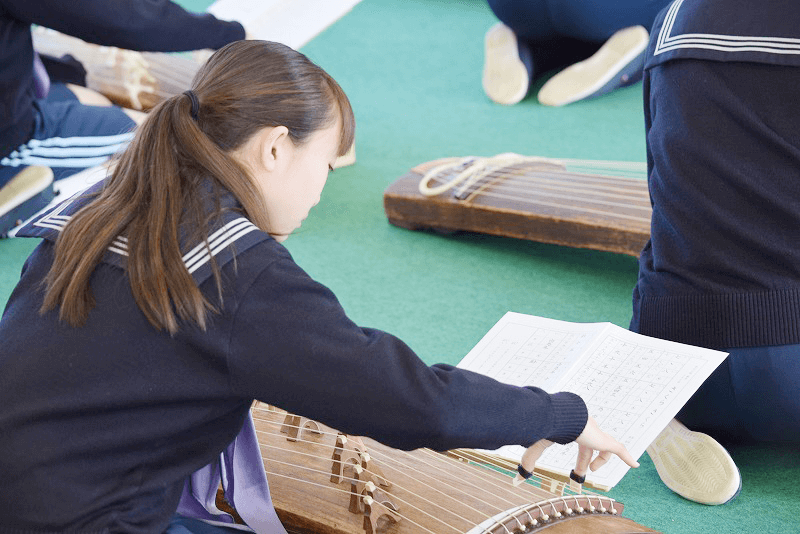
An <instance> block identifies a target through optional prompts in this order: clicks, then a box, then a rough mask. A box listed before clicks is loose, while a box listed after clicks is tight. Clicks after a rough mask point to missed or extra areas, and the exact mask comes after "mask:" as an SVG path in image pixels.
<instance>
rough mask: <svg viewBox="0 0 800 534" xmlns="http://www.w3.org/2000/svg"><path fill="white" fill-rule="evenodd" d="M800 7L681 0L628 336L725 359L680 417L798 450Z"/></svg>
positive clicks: (656, 41)
mask: <svg viewBox="0 0 800 534" xmlns="http://www.w3.org/2000/svg"><path fill="white" fill-rule="evenodd" d="M798 22H800V4H798V3H797V2H785V1H783V0H763V1H760V2H750V1H747V0H676V1H674V2H673V3H672V4H671V5H670V6H669V7H667V8H666V9H665V10H664V11H662V12H661V13H660V14H659V16H658V17H657V18H656V21H655V23H654V26H653V30H652V32H651V42H650V46H649V49H648V51H647V58H646V63H645V73H644V80H643V82H644V83H643V89H644V111H645V127H646V134H647V163H648V181H649V188H650V196H651V202H652V205H653V215H652V222H651V237H650V241H649V242H648V243H647V244H646V245H645V247H644V250H643V251H642V253H641V256H640V259H639V278H638V281H637V284H636V287H635V288H634V291H633V318H632V321H631V330H634V331H637V332H640V333H643V334H646V335H650V336H654V337H660V338H664V339H669V340H672V341H678V342H682V343H689V344H694V345H701V346H705V347H709V348H714V349H720V350H724V351H726V352H729V353H730V355H729V357H728V358H727V359H726V360H725V362H723V364H722V365H720V367H719V368H718V369H717V370H716V371H715V372H714V374H712V376H711V377H710V378H709V379H708V381H707V382H706V383H705V384H704V385H703V386H702V387H701V388H700V389H699V390H698V392H697V393H696V394H695V396H694V397H692V399H691V400H690V401H689V403H688V404H687V405H686V407H685V408H684V409H683V410H682V411H681V412H680V413H679V414H678V418H679V419H680V420H681V421H682V422H683V423H684V424H686V425H687V426H689V427H690V428H692V429H694V430H701V431H705V432H707V433H709V434H711V435H713V436H715V437H718V438H719V439H735V440H744V441H750V440H758V441H793V442H800V396H798V395H797V384H798V383H800V357H799V356H800V128H798V124H800V99H798V97H797V88H798V87H800V25H798Z"/></svg>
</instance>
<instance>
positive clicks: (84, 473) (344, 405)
mask: <svg viewBox="0 0 800 534" xmlns="http://www.w3.org/2000/svg"><path fill="white" fill-rule="evenodd" d="M97 187H101V185H98V186H97ZM86 199H87V197H86V196H79V197H77V198H74V199H71V200H69V201H67V202H66V203H65V204H62V205H61V206H59V207H57V208H54V209H53V210H51V211H50V212H49V213H46V214H44V215H42V216H41V217H39V218H37V220H35V221H32V222H30V223H28V224H27V225H26V226H25V227H24V228H22V229H21V230H20V232H19V233H18V236H30V237H39V238H43V239H42V242H41V243H40V245H39V246H38V247H37V248H36V249H35V251H34V252H33V253H32V254H31V256H30V258H29V259H28V260H27V262H26V263H25V265H24V267H23V272H22V277H21V279H20V282H19V285H18V286H17V287H16V289H15V290H14V292H13V293H12V295H11V297H10V299H9V301H8V305H7V307H6V310H5V312H4V315H3V319H2V321H1V322H0V339H3V343H2V344H0V428H2V429H3V431H2V432H0V472H2V473H3V484H0V532H3V533H8V532H21V531H25V530H37V531H48V530H51V531H56V530H59V531H60V530H63V529H67V528H69V529H72V530H74V531H78V532H90V531H96V532H118V531H124V532H142V533H144V532H162V531H163V530H164V529H165V528H166V526H167V524H168V522H169V519H170V517H171V516H172V514H173V513H174V512H175V509H176V507H177V504H178V499H179V497H180V494H181V490H182V488H183V482H184V480H185V479H186V477H187V476H188V475H190V474H191V473H193V472H194V471H196V470H197V469H199V468H201V467H203V466H204V465H206V464H208V463H209V462H211V461H212V460H215V459H216V458H218V457H219V454H220V452H221V451H222V450H223V449H224V448H225V447H226V446H227V445H228V444H229V443H230V442H231V441H232V440H233V439H234V437H235V436H236V435H237V432H238V431H239V429H240V428H241V425H242V422H243V420H244V417H245V416H246V414H247V413H248V408H249V406H250V403H251V401H252V400H253V399H258V400H261V401H264V402H267V403H270V404H273V405H276V406H278V407H280V408H283V409H286V410H289V411H292V412H295V413H299V414H302V415H305V416H307V417H309V418H312V419H315V420H318V421H321V422H324V423H325V424H328V425H330V426H332V427H335V428H338V429H340V430H342V431H343V432H346V433H350V434H355V435H369V436H371V437H373V438H375V439H378V440H379V441H381V442H383V443H386V444H388V445H390V446H394V447H398V448H402V449H412V448H416V447H420V446H429V447H433V448H435V449H448V448H453V447H482V448H488V449H492V448H496V447H498V446H500V445H503V444H520V445H523V446H527V445H530V444H532V443H533V442H534V441H536V440H538V439H541V438H548V439H550V440H553V441H556V442H559V443H565V442H569V441H572V440H574V439H575V438H576V437H577V436H578V435H579V434H580V432H581V431H582V430H583V427H584V425H585V423H586V418H587V412H586V407H585V404H584V403H583V401H582V400H581V399H580V398H579V397H577V396H576V395H573V394H571V393H556V394H553V395H550V394H548V393H546V392H544V391H542V390H540V389H536V388H519V387H514V386H508V385H503V384H500V383H498V382H496V381H494V380H492V379H489V378H487V377H484V376H481V375H478V374H475V373H471V372H468V371H464V370H461V369H457V368H454V367H452V366H449V365H434V366H428V365H426V364H425V363H423V362H422V360H420V359H419V358H418V357H417V356H416V355H415V354H414V352H413V351H412V350H411V349H410V348H409V347H408V346H406V345H405V344H404V343H403V342H402V341H400V340H399V339H397V338H396V337H394V336H392V335H390V334H387V333H385V332H382V331H379V330H374V329H370V328H361V327H359V326H357V325H355V324H354V323H353V322H352V321H350V319H348V317H347V315H346V314H345V312H344V310H343V309H342V307H341V306H340V304H339V302H338V301H337V299H336V298H335V296H334V295H333V294H332V293H331V291H330V290H329V289H327V288H326V287H325V286H323V285H321V284H319V283H317V282H315V281H314V280H312V279H311V278H310V277H309V276H308V275H307V274H306V273H305V272H304V271H303V270H302V269H301V268H300V267H299V266H298V265H297V264H296V263H295V262H294V261H293V260H292V257H291V256H290V254H289V252H288V251H287V250H286V249H285V248H284V247H283V246H282V245H281V244H279V243H278V242H276V241H275V240H274V239H272V238H271V237H270V236H269V235H267V234H266V233H264V232H262V231H260V230H258V229H257V228H256V227H255V226H254V225H253V224H252V223H251V222H250V221H249V220H247V219H246V218H245V217H243V216H242V214H241V210H240V209H238V206H237V205H236V203H235V202H233V201H232V200H231V198H230V197H225V198H224V199H223V206H226V207H227V209H226V211H224V214H223V216H222V219H221V220H220V221H219V224H217V225H216V226H215V227H214V229H213V231H212V232H211V235H210V240H209V244H208V246H206V245H204V244H202V243H184V244H185V245H186V246H185V247H184V248H182V250H185V255H184V258H183V259H184V262H185V264H186V266H187V269H189V270H190V271H191V272H192V275H193V276H194V278H195V280H196V281H197V283H198V286H199V287H200V288H201V290H202V291H203V292H204V294H205V295H206V296H207V298H208V299H209V300H210V301H211V302H214V303H218V304H219V308H220V313H219V314H212V315H210V316H209V324H208V327H207V330H206V331H202V330H201V329H200V328H198V327H196V326H194V325H192V324H182V325H181V328H180V330H179V332H178V333H177V334H175V335H174V336H170V335H169V334H168V333H166V332H159V331H156V330H155V329H154V328H153V327H152V326H151V325H150V324H149V323H148V322H147V320H146V319H145V317H144V315H143V314H142V313H141V311H140V310H139V309H138V308H137V306H136V304H135V302H134V299H133V296H132V294H131V290H130V286H129V282H128V279H127V277H126V274H125V265H126V261H127V256H126V254H127V246H126V239H125V237H124V236H120V237H119V238H117V239H115V240H114V242H113V243H112V245H111V246H110V247H109V250H108V252H107V253H106V254H105V257H104V258H103V260H102V261H101V263H100V264H99V265H98V266H97V268H96V269H95V271H94V273H93V275H92V277H91V289H92V292H93V294H94V297H95V299H96V306H95V308H93V309H92V311H91V312H90V314H89V317H88V320H87V321H86V324H85V325H84V326H82V327H80V328H72V327H69V326H67V325H65V324H64V323H62V322H59V321H58V318H57V311H50V312H48V313H46V314H44V315H40V314H39V308H40V306H41V302H42V285H41V284H42V280H43V278H44V277H45V275H46V274H47V272H48V270H49V268H50V265H51V264H52V261H53V253H54V244H53V241H54V240H55V239H56V237H57V236H58V234H59V231H60V230H61V229H62V228H63V227H64V225H65V224H66V223H67V222H68V220H69V218H70V217H71V215H72V214H73V213H75V211H76V210H77V209H79V208H80V206H81V205H83V204H84V203H85V202H86V201H87V200H86ZM212 257H213V259H214V261H216V263H217V265H218V266H219V268H220V271H221V274H222V279H223V285H224V291H223V300H222V302H221V303H220V302H219V299H218V297H217V291H216V285H215V282H214V277H213V276H212V270H211V263H210V260H211V258H212Z"/></svg>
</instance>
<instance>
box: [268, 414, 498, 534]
mask: <svg viewBox="0 0 800 534" xmlns="http://www.w3.org/2000/svg"><path fill="white" fill-rule="evenodd" d="M262 421H263V420H262ZM276 424H277V423H276ZM289 426H292V425H289ZM256 433H258V434H265V435H269V436H276V437H284V436H283V435H282V434H280V433H272V432H266V431H263V430H258V429H256ZM329 434H330V433H329ZM337 435H338V434H337ZM297 441H304V442H306V443H312V444H315V445H321V446H323V447H327V448H330V449H334V448H335V446H331V445H325V444H322V443H317V442H312V441H307V440H301V439H299V438H298V440H297ZM259 446H260V447H261V448H270V449H275V450H280V451H284V452H291V453H293V454H295V455H303V456H307V457H310V458H314V459H318V460H325V461H329V460H330V458H329V457H327V456H315V455H313V454H308V453H303V452H296V451H294V450H293V449H291V448H288V447H278V446H275V445H266V444H262V443H259ZM373 452H376V451H373ZM372 454H373V453H370V456H372ZM378 456H379V454H378V455H376V456H374V457H375V458H376V459H377V458H378ZM268 458H269V460H268V461H270V462H276V463H281V464H285V465H290V466H292V467H298V468H301V469H304V470H307V471H312V472H319V473H323V471H320V470H318V469H314V468H311V467H306V466H303V465H298V464H290V463H287V462H281V461H279V460H274V459H272V458H270V457H269V456H268ZM386 461H387V459H384V464H383V467H384V468H389V469H394V470H395V471H398V472H400V473H403V474H404V475H405V476H406V477H408V478H410V479H411V480H414V481H415V482H419V483H420V484H422V485H424V486H425V487H427V488H428V489H430V490H431V491H432V492H438V493H441V495H442V496H444V497H447V498H449V499H452V500H454V501H455V502H456V504H458V505H460V506H464V507H466V508H469V509H471V510H472V511H474V512H476V513H477V514H482V515H486V514H485V513H484V512H481V511H480V510H477V509H475V508H473V507H471V506H469V505H467V504H464V503H462V502H460V501H458V500H457V499H456V498H455V497H453V496H451V495H448V494H446V493H443V492H441V491H440V490H437V489H436V488H433V487H431V486H430V485H429V484H425V483H424V482H422V481H421V480H419V479H416V478H414V477H412V476H409V475H408V474H407V473H404V472H403V471H401V470H400V469H398V468H396V467H394V466H391V465H388V464H387V463H385V462H386ZM397 463H400V464H401V465H403V464H402V462H397ZM404 467H405V468H406V470H407V471H413V472H419V471H417V470H415V469H413V468H410V467H408V466H404ZM365 471H366V472H368V473H370V474H373V475H375V476H378V475H377V474H376V473H374V472H372V471H370V470H369V469H365ZM324 474H326V475H328V474H329V473H328V472H327V471H325V472H324ZM429 476H430V475H429ZM342 478H343V479H346V480H350V481H353V480H356V479H353V478H350V477H344V476H343V477H342ZM392 484H393V485H394V486H396V487H398V488H399V489H402V490H404V491H407V492H408V493H409V494H411V495H412V496H414V497H416V498H418V499H420V500H422V501H425V502H427V503H428V504H430V505H432V506H435V507H437V508H440V509H442V510H443V511H445V512H448V513H450V514H452V515H454V516H456V517H457V518H459V519H462V520H464V521H467V520H466V519H464V518H463V517H462V516H460V515H458V514H457V513H456V512H454V511H452V510H450V509H448V508H445V507H443V506H441V505H440V504H438V503H435V502H433V501H431V500H429V499H427V498H425V497H422V496H421V495H417V494H415V493H414V492H412V491H411V490H409V489H408V488H407V487H404V486H402V485H400V484H398V483H396V482H392ZM453 489H455V490H456V491H461V490H459V489H458V488H455V487H453ZM342 491H344V490H342ZM348 493H349V492H348ZM393 497H395V496H394V495H393ZM396 498H397V499H398V500H399V501H401V502H405V501H403V500H402V499H400V498H399V497H396ZM406 504H408V505H409V506H410V507H411V508H414V509H415V510H417V511H419V512H421V513H423V514H425V515H428V516H430V517H431V518H433V519H436V520H437V521H442V520H441V519H439V518H437V517H434V516H432V515H430V514H429V513H427V512H426V511H425V510H422V509H420V508H418V507H416V506H414V505H412V504H410V503H406ZM483 504H485V505H486V506H488V507H491V508H494V509H496V510H497V511H503V510H502V509H501V508H499V507H496V506H493V505H491V504H490V503H486V502H483ZM486 517H487V518H488V517H489V516H488V515H487V516H486ZM442 522H444V521H442ZM448 526H449V525H448Z"/></svg>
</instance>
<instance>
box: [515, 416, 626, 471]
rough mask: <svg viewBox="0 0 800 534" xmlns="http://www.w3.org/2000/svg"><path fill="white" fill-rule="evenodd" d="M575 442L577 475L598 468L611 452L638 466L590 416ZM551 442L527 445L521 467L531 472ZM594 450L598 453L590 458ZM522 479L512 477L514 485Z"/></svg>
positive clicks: (621, 446)
mask: <svg viewBox="0 0 800 534" xmlns="http://www.w3.org/2000/svg"><path fill="white" fill-rule="evenodd" d="M575 442H576V443H577V444H578V461H577V463H576V464H575V474H576V475H578V476H579V477H583V476H586V473H587V472H588V471H589V469H591V470H592V471H597V470H598V469H600V468H601V467H602V466H603V465H604V464H605V463H606V462H607V461H608V460H609V458H611V455H612V454H616V455H617V456H619V458H620V460H622V461H623V462H625V463H626V464H628V465H629V466H631V467H639V462H637V461H636V460H634V459H633V456H631V454H630V453H629V452H628V449H626V448H625V445H623V444H622V443H620V442H618V441H617V440H615V439H614V438H612V437H611V436H609V435H608V434H606V433H605V432H603V431H602V430H600V427H599V426H598V425H597V422H596V421H595V420H594V419H593V418H591V417H589V419H588V420H587V421H586V426H585V427H584V429H583V432H581V435H580V436H578V438H577V439H576V440H575ZM552 444H553V442H552V441H548V440H546V439H542V440H539V441H537V442H536V443H534V444H533V445H531V446H530V447H528V448H527V449H526V450H525V452H524V453H523V454H522V461H521V462H520V466H521V467H522V469H523V470H524V471H527V472H529V473H532V472H533V468H534V467H535V466H536V462H537V461H538V460H539V458H540V457H541V456H542V453H544V451H545V449H546V448H547V447H549V446H550V445H552ZM595 451H597V452H598V453H599V454H598V455H597V456H596V457H595V458H594V460H592V457H593V456H594V453H595ZM523 480H525V478H524V477H523V476H521V475H517V476H516V477H515V478H514V485H517V484H519V483H521V482H522V481H523Z"/></svg>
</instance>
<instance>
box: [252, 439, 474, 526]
mask: <svg viewBox="0 0 800 534" xmlns="http://www.w3.org/2000/svg"><path fill="white" fill-rule="evenodd" d="M276 424H277V423H276ZM289 426H291V425H289ZM256 433H259V434H266V435H270V436H276V437H281V438H282V437H285V436H283V435H282V434H280V433H271V432H265V431H263V430H256ZM297 441H306V440H301V439H298V440H297ZM306 442H307V443H313V444H314V445H321V446H324V447H328V448H335V447H333V446H327V445H325V444H321V443H317V442H312V441H306ZM259 448H261V449H267V448H269V449H276V450H281V451H284V452H291V453H293V454H295V455H303V456H307V457H311V458H314V459H318V460H325V461H329V460H330V458H329V457H327V456H315V455H313V454H308V453H302V452H297V451H294V450H293V449H291V448H288V447H278V446H275V445H266V444H262V443H259ZM267 463H273V464H275V463H278V464H282V465H287V466H290V467H296V468H300V469H303V470H305V471H310V472H316V473H320V474H323V475H325V476H329V475H330V473H329V472H328V471H322V470H319V469H314V468H312V467H307V466H304V465H299V464H295V463H289V462H282V461H280V460H276V459H274V458H271V457H269V456H267V459H266V460H265V464H264V467H265V470H266V467H267ZM365 471H366V472H368V473H371V474H373V475H376V474H375V473H372V472H371V471H369V470H368V469H365ZM267 472H268V473H271V472H269V471H267ZM271 474H275V475H277V476H282V477H284V478H288V479H291V480H294V481H296V482H301V483H303V484H306V483H307V484H312V485H315V486H320V487H324V488H329V489H334V490H336V491H340V492H343V493H347V494H348V495H350V494H351V492H350V491H349V490H343V489H340V488H336V487H333V486H329V485H325V484H317V483H315V482H311V481H307V480H305V479H299V478H294V477H290V476H288V475H280V474H277V473H271ZM376 476H377V475H376ZM342 479H344V480H348V481H351V482H355V481H357V479H354V478H352V477H346V476H342ZM392 484H393V485H394V486H396V487H398V488H399V489H402V490H404V491H407V492H408V493H409V494H410V495H412V496H413V497H416V498H418V499H420V500H423V501H425V502H427V503H429V504H431V505H433V506H436V507H437V508H441V509H442V510H443V511H446V512H448V513H450V514H452V515H454V516H456V517H457V518H458V519H461V520H463V521H465V522H467V523H468V524H471V522H470V521H468V520H466V519H464V518H463V517H461V516H459V515H458V514H456V513H455V512H453V511H452V510H449V509H447V508H444V507H442V506H441V505H439V504H437V503H435V502H432V501H430V500H428V499H426V498H424V497H422V496H420V495H416V494H415V493H414V492H412V491H410V490H409V489H408V488H405V487H403V486H401V485H400V484H397V483H396V482H393V483H392ZM392 498H393V499H396V500H397V501H399V502H401V503H403V504H406V505H408V507H409V508H412V509H414V510H416V511H417V512H419V513H421V514H423V515H426V516H428V517H430V518H431V519H433V520H435V521H438V522H440V523H442V524H444V525H445V526H447V527H450V528H452V529H453V530H456V531H459V532H460V530H459V529H458V528H456V527H454V526H453V525H450V524H449V523H447V522H446V521H444V520H443V519H441V518H438V517H436V516H434V515H432V514H430V513H428V512H426V511H425V510H423V509H421V508H419V507H418V506H415V505H413V504H411V503H410V502H408V501H406V500H405V499H402V498H400V497H398V496H396V495H392ZM459 504H461V503H459ZM400 515H401V517H403V518H404V519H408V518H406V517H404V516H402V514H400ZM409 521H410V520H409ZM410 522H412V523H413V521H410ZM415 524H416V523H415Z"/></svg>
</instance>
